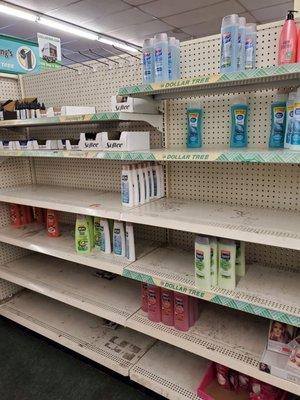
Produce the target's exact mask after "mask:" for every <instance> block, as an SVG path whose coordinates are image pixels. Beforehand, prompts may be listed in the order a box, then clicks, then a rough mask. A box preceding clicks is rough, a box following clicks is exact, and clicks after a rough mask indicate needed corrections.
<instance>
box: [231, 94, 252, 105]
mask: <svg viewBox="0 0 300 400" xmlns="http://www.w3.org/2000/svg"><path fill="white" fill-rule="evenodd" d="M230 103H231V104H248V102H247V97H246V96H243V95H237V96H232V98H231V99H230Z"/></svg>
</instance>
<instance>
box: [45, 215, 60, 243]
mask: <svg viewBox="0 0 300 400" xmlns="http://www.w3.org/2000/svg"><path fill="white" fill-rule="evenodd" d="M47 234H48V236H49V237H58V236H59V235H60V229H59V224H58V216H57V213H56V211H54V210H47Z"/></svg>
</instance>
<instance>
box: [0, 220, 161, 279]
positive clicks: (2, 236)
mask: <svg viewBox="0 0 300 400" xmlns="http://www.w3.org/2000/svg"><path fill="white" fill-rule="evenodd" d="M74 236H75V233H74V229H73V228H72V227H70V226H69V225H61V236H59V237H57V238H49V237H48V236H47V232H46V230H45V227H43V226H40V225H36V224H31V225H27V226H22V227H20V228H13V227H11V226H6V227H4V228H0V241H1V242H4V243H8V244H11V245H13V246H18V247H23V248H25V249H28V250H32V251H36V252H38V253H43V254H47V255H50V256H54V257H58V258H62V259H64V260H68V261H72V262H75V263H79V264H82V265H87V266H88V267H92V268H96V269H100V270H105V271H109V272H113V273H115V274H118V275H122V273H123V269H124V267H126V266H127V265H129V264H131V263H132V261H128V260H127V259H126V258H125V257H118V256H115V255H114V254H113V253H111V254H104V253H102V252H100V251H97V250H93V251H92V252H91V253H89V254H79V253H77V252H76V251H75V239H74ZM158 246H159V244H158V243H155V242H151V241H149V240H148V241H146V240H140V239H138V238H136V256H137V258H139V257H142V256H144V255H145V254H147V253H148V252H149V251H151V250H153V249H155V248H157V247H158Z"/></svg>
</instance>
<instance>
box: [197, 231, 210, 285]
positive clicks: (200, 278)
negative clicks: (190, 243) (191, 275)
mask: <svg viewBox="0 0 300 400" xmlns="http://www.w3.org/2000/svg"><path fill="white" fill-rule="evenodd" d="M210 254H211V249H210V243H209V238H207V237H204V236H196V238H195V285H196V287H197V288H199V289H210V287H211V269H210V260H211V257H210Z"/></svg>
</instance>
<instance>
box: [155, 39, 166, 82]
mask: <svg viewBox="0 0 300 400" xmlns="http://www.w3.org/2000/svg"><path fill="white" fill-rule="evenodd" d="M154 74H155V75H154V79H155V82H162V81H167V80H168V79H169V73H168V35H167V34H166V33H158V34H157V35H155V38H154Z"/></svg>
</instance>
